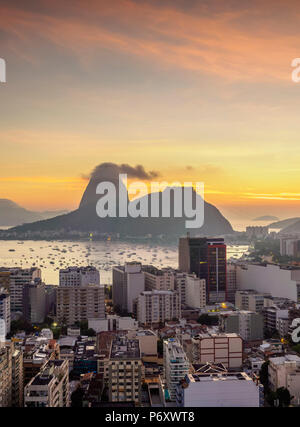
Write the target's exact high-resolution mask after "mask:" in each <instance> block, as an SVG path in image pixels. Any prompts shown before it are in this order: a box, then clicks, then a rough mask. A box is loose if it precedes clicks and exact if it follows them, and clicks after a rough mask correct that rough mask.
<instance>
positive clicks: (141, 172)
mask: <svg viewBox="0 0 300 427" xmlns="http://www.w3.org/2000/svg"><path fill="white" fill-rule="evenodd" d="M119 174H127V176H128V178H137V179H144V180H151V179H154V178H157V177H158V176H159V175H160V174H159V172H157V171H149V172H147V171H146V170H145V168H144V166H142V165H136V166H130V165H129V164H125V163H123V164H121V165H117V164H116V163H110V162H105V163H101V164H99V165H98V166H96V167H95V168H94V169H93V171H92V173H91V174H90V175H86V174H81V175H80V176H81V178H83V179H102V178H105V179H108V178H114V177H117V176H118V175H119Z"/></svg>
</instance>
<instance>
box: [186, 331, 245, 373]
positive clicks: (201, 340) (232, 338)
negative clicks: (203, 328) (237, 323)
mask: <svg viewBox="0 0 300 427" xmlns="http://www.w3.org/2000/svg"><path fill="white" fill-rule="evenodd" d="M191 357H192V360H191V362H192V363H196V364H198V363H200V364H202V363H222V364H223V365H224V366H225V368H227V369H239V368H241V366H242V363H243V340H242V338H241V337H240V336H239V335H237V334H234V333H233V334H210V333H205V334H199V335H196V336H195V337H194V338H192V349H191Z"/></svg>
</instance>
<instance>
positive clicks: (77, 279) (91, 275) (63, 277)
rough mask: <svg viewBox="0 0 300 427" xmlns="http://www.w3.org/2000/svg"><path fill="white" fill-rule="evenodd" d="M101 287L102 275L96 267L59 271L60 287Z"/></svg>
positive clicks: (71, 268)
mask: <svg viewBox="0 0 300 427" xmlns="http://www.w3.org/2000/svg"><path fill="white" fill-rule="evenodd" d="M90 284H94V285H100V273H99V270H97V269H96V268H95V267H92V266H87V267H69V268H66V269H62V270H60V271H59V285H60V286H65V287H66V286H70V287H75V286H85V285H90Z"/></svg>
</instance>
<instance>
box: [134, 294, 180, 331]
mask: <svg viewBox="0 0 300 427" xmlns="http://www.w3.org/2000/svg"><path fill="white" fill-rule="evenodd" d="M180 314H181V307H180V296H179V293H178V291H144V292H141V293H140V294H139V296H138V298H137V320H138V321H139V323H141V324H142V325H151V324H152V323H157V324H158V323H163V322H165V321H166V320H172V319H179V318H180V317H181V316H180Z"/></svg>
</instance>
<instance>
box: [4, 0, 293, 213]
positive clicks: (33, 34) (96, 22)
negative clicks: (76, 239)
mask: <svg viewBox="0 0 300 427" xmlns="http://www.w3.org/2000/svg"><path fill="white" fill-rule="evenodd" d="M0 16H1V39H0V57H2V58H4V59H5V60H6V62H7V83H4V84H0V96H1V106H0V108H1V112H0V113H1V114H0V141H1V169H0V198H9V199H12V200H14V201H16V202H17V203H19V204H21V205H23V206H25V207H27V208H30V209H65V208H67V209H73V208H76V207H77V205H78V203H79V201H80V197H81V195H82V192H83V190H84V188H85V186H86V183H87V181H86V180H85V179H83V177H82V176H83V175H87V174H89V172H90V171H91V170H92V169H93V168H94V167H95V166H96V165H97V164H100V163H103V162H114V163H117V164H120V163H128V164H130V165H132V166H135V165H137V164H141V165H143V166H144V168H145V169H146V170H155V171H157V172H158V173H159V179H160V180H168V181H170V182H172V181H174V180H176V181H180V182H184V181H191V180H192V181H194V182H196V181H203V182H204V184H205V194H206V199H207V200H208V201H210V202H212V203H214V204H216V205H217V206H218V207H220V208H221V210H222V212H224V213H225V214H226V215H228V216H229V217H232V218H238V217H239V216H241V217H248V218H252V217H253V216H258V215H263V214H269V215H270V214H272V215H277V216H279V217H281V218H284V217H287V216H290V215H299V213H298V211H299V203H300V190H299V188H298V183H299V171H300V166H299V164H300V144H299V135H300V120H299V108H300V83H299V84H297V83H294V82H293V81H292V79H291V72H292V68H291V61H292V59H293V58H297V57H300V50H299V37H300V25H299V23H300V3H299V2H298V1H289V2H286V1H278V0H275V1H272V2H271V1H265V2H261V1H258V0H256V1H251V2H250V1H244V2H240V1H235V0H233V1H231V2H227V1H224V2H222V1H217V0H211V1H200V0H199V1H197V0H191V1H189V2H187V1H183V0H172V1H171V0H165V1H158V0H152V1H150V0H149V1H147V0H136V1H134V0H115V1H114V2H109V1H99V0H98V1H96V0H90V1H88V2H86V1H85V2H84V1H80V0H74V1H72V2H67V3H66V2H64V3H62V2H59V1H57V0H52V1H51V2H49V1H45V0H40V1H35V0H29V1H26V2H24V1H23V2H22V1H20V0H10V1H8V0H4V1H1V5H0Z"/></svg>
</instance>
